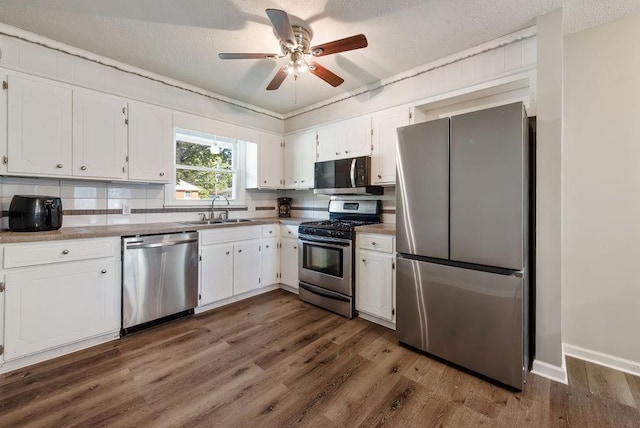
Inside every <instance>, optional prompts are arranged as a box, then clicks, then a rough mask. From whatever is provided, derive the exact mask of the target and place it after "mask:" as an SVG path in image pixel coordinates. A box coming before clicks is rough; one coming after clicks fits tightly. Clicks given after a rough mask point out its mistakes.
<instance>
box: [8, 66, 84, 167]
mask: <svg viewBox="0 0 640 428" xmlns="http://www.w3.org/2000/svg"><path fill="white" fill-rule="evenodd" d="M8 85H9V87H8V92H9V94H8V147H7V149H8V150H7V156H8V165H7V172H9V173H14V174H27V175H40V176H42V175H44V176H65V175H66V176H70V175H71V145H72V132H71V122H72V112H71V110H72V109H71V106H72V95H71V93H72V91H71V89H70V88H68V87H66V86H63V85H58V84H55V83H54V82H51V81H46V80H43V79H36V78H27V77H23V76H18V75H13V74H11V75H9V76H8Z"/></svg>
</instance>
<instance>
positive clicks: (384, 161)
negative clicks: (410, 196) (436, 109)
mask: <svg viewBox="0 0 640 428" xmlns="http://www.w3.org/2000/svg"><path fill="white" fill-rule="evenodd" d="M410 121H411V120H410V108H409V107H398V108H392V109H389V110H384V111H381V112H378V113H375V114H374V115H373V116H372V120H371V123H372V129H373V136H372V140H373V154H372V156H371V182H372V184H394V183H395V182H396V142H397V140H398V134H397V132H396V131H397V129H398V128H399V127H401V126H407V125H410Z"/></svg>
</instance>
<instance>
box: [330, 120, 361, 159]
mask: <svg viewBox="0 0 640 428" xmlns="http://www.w3.org/2000/svg"><path fill="white" fill-rule="evenodd" d="M370 154H371V117H370V116H363V117H357V118H355V119H348V120H344V121H342V122H338V123H334V124H331V125H328V126H323V127H321V128H318V161H326V160H332V159H345V158H354V157H359V156H368V155H370Z"/></svg>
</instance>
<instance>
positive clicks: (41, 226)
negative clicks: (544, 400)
mask: <svg viewBox="0 0 640 428" xmlns="http://www.w3.org/2000/svg"><path fill="white" fill-rule="evenodd" d="M60 227H62V201H61V200H60V198H58V197H55V196H37V195H15V196H14V197H13V199H11V205H10V206H9V230H11V231H13V232H38V231H43V230H57V229H60Z"/></svg>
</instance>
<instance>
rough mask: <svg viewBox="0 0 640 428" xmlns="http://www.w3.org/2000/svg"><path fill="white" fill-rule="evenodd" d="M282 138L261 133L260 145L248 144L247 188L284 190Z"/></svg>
mask: <svg viewBox="0 0 640 428" xmlns="http://www.w3.org/2000/svg"><path fill="white" fill-rule="evenodd" d="M282 146H283V143H282V136H280V135H275V134H266V133H260V134H259V135H258V144H256V143H249V142H247V146H246V153H247V155H246V175H245V179H246V188H247V189H282V188H283V187H284V179H283V177H282V176H283V165H282V164H283V162H284V159H283V150H282Z"/></svg>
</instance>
